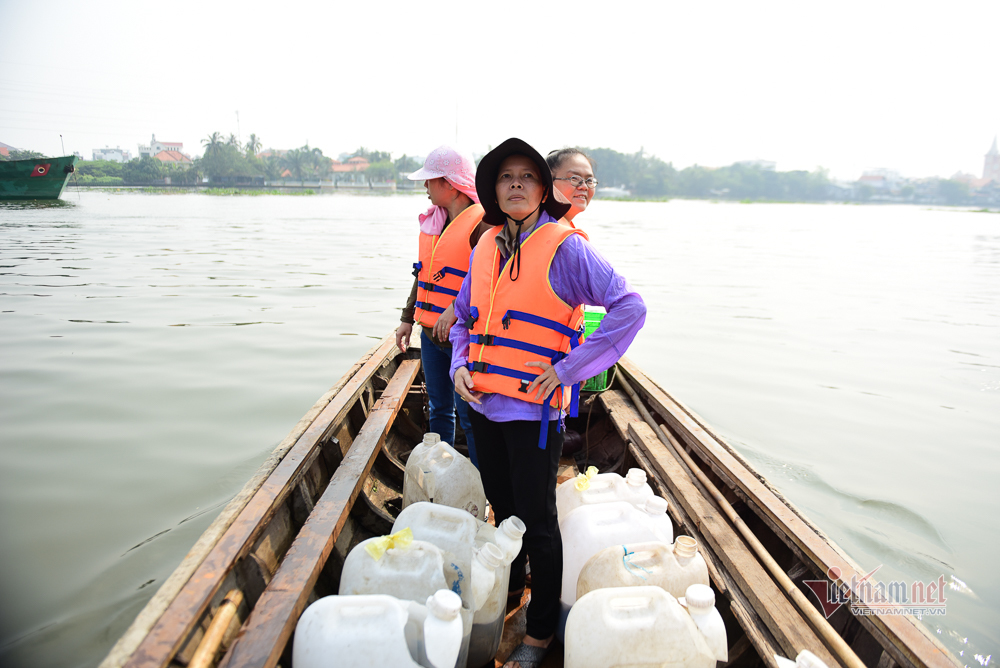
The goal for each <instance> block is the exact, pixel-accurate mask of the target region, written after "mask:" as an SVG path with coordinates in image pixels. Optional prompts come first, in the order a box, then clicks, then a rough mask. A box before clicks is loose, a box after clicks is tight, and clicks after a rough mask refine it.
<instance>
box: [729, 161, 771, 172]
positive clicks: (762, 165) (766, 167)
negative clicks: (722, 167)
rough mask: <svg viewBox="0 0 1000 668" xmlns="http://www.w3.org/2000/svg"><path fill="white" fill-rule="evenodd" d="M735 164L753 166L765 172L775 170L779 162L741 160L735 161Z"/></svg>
mask: <svg viewBox="0 0 1000 668" xmlns="http://www.w3.org/2000/svg"><path fill="white" fill-rule="evenodd" d="M733 165H734V166H735V165H739V166H740V167H753V168H755V169H759V170H761V171H764V172H773V171H774V170H775V169H777V167H778V163H776V162H772V161H770V160H740V161H739V162H734V163H733Z"/></svg>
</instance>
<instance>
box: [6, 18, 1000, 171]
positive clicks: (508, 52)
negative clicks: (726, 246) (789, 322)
mask: <svg viewBox="0 0 1000 668" xmlns="http://www.w3.org/2000/svg"><path fill="white" fill-rule="evenodd" d="M0 26H2V29H3V36H2V38H0V141H2V142H5V143H7V144H11V145H13V146H16V147H19V148H30V149H33V150H37V151H41V152H44V153H47V154H57V153H61V148H60V145H59V135H60V134H62V135H63V137H64V139H65V143H66V151H67V152H72V151H80V152H81V153H82V154H83V155H84V157H85V158H87V159H89V158H90V157H91V151H92V149H94V148H100V147H103V146H105V145H108V146H112V147H114V146H121V147H122V148H125V149H128V150H130V151H132V153H133V154H135V152H136V146H137V145H138V144H139V143H148V142H149V139H150V135H151V134H153V133H155V134H156V136H157V138H158V139H159V140H161V141H180V142H183V143H184V149H185V152H187V153H189V154H191V155H198V154H200V153H201V151H202V146H201V143H200V141H201V139H203V138H204V137H206V136H207V135H209V134H210V133H211V132H212V131H215V130H218V131H220V132H222V133H223V134H224V135H226V136H228V134H229V133H231V132H232V133H236V132H237V122H236V111H237V110H238V111H239V119H240V123H239V130H240V134H241V136H242V138H243V139H244V141H245V140H246V138H247V136H248V135H249V134H250V133H251V132H253V133H256V134H257V135H258V136H259V137H261V138H262V140H263V143H264V146H265V147H274V148H293V147H297V146H301V145H302V144H304V143H305V142H306V141H308V142H309V144H310V145H311V146H318V147H320V148H321V149H323V151H324V153H326V154H327V155H333V156H336V155H337V154H338V153H342V152H346V151H352V150H354V149H355V148H357V147H358V146H362V145H363V146H365V147H368V148H372V149H379V150H384V151H391V152H392V154H393V157H394V158H395V157H398V156H400V155H402V154H403V153H408V154H411V155H414V154H416V155H425V154H426V153H427V152H428V151H430V150H431V149H432V148H434V147H435V146H437V145H439V144H442V143H456V142H457V143H458V144H459V145H460V146H462V147H463V148H465V149H466V150H468V151H470V152H472V151H475V152H484V151H485V150H487V149H488V147H490V146H491V145H493V146H495V145H496V144H498V143H500V142H501V141H503V140H504V139H506V138H507V137H510V136H519V137H522V138H523V139H526V140H527V141H529V142H531V143H532V144H533V145H535V146H536V147H537V148H538V149H539V150H541V151H543V152H546V151H548V150H551V149H554V148H560V147H563V146H568V145H579V146H590V147H607V148H613V149H616V150H618V151H622V152H633V151H636V150H639V149H640V148H643V149H645V151H647V152H648V153H652V154H654V155H656V156H658V157H660V158H662V159H664V160H667V161H670V162H673V164H674V165H675V166H676V167H678V168H681V167H686V166H688V165H691V164H695V163H697V164H701V165H708V166H722V165H728V164H731V163H732V162H735V161H737V160H746V159H754V158H761V159H766V160H774V161H776V162H777V163H778V169H779V170H789V169H814V168H816V167H817V166H823V167H826V168H829V169H830V170H831V173H832V175H833V176H834V177H837V178H844V179H855V178H857V177H858V176H860V174H861V172H862V171H863V170H865V169H869V168H873V167H886V168H889V169H896V170H898V171H900V172H901V173H902V174H903V175H905V176H932V175H939V176H950V175H952V174H953V173H955V172H956V171H959V170H961V171H965V172H970V173H972V174H975V175H976V176H980V175H981V173H982V167H983V154H985V153H986V151H987V150H988V149H989V147H990V144H991V143H992V142H993V138H994V136H995V135H996V134H997V133H1000V84H998V81H1000V74H998V64H1000V1H998V0H978V1H971V0H957V1H952V2H948V3H945V2H936V3H914V2H882V1H879V0H868V1H866V2H853V1H839V2H803V1H802V0H797V1H795V2H767V1H754V2H748V1H746V0H740V1H738V2H709V1H702V2H693V1H691V0H687V1H685V2H673V1H662V0H661V1H659V2H630V1H627V0H618V1H617V2H607V1H603V2H585V1H577V0H565V1H561V2H548V1H546V0H540V1H539V0H535V1H529V2H502V1H498V2H489V3H487V2H461V3H448V2H433V3H421V2H405V3H403V2H394V1H391V0H383V1H380V2H367V1H364V0H353V1H351V2H338V1H336V0H335V1H333V2H322V3H320V2H317V3H304V2H290V1H284V2H268V3H253V2H240V3H221V2H210V1H201V2H184V1H172V2H156V3H153V2H137V1H132V2H102V1H96V2H95V1H89V0H88V1H86V2H79V1H73V2H61V1H46V2H33V1H30V2H29V1H24V0H0ZM456 131H457V140H456ZM598 174H599V171H598Z"/></svg>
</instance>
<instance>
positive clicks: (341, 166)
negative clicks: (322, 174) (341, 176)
mask: <svg viewBox="0 0 1000 668" xmlns="http://www.w3.org/2000/svg"><path fill="white" fill-rule="evenodd" d="M366 169H368V159H367V158H362V157H361V156H355V157H353V158H351V159H350V160H348V161H347V162H337V161H336V160H334V161H333V164H332V165H331V166H330V171H331V172H363V171H365V170H366Z"/></svg>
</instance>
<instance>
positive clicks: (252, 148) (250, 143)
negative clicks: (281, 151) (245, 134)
mask: <svg viewBox="0 0 1000 668" xmlns="http://www.w3.org/2000/svg"><path fill="white" fill-rule="evenodd" d="M263 146H264V145H263V144H261V142H260V137H258V136H257V135H255V134H251V135H250V138H249V139H248V140H247V157H250V156H256V155H257V154H258V153H260V149H261V148H263Z"/></svg>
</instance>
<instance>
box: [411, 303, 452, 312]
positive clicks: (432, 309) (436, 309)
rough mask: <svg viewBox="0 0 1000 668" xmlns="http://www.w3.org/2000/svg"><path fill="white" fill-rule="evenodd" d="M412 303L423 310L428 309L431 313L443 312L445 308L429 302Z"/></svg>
mask: <svg viewBox="0 0 1000 668" xmlns="http://www.w3.org/2000/svg"><path fill="white" fill-rule="evenodd" d="M413 305H414V306H416V307H417V308H419V309H423V310H424V311H430V312H431V313H444V311H445V309H443V308H441V307H440V306H435V305H434V304H431V303H430V302H413Z"/></svg>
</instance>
